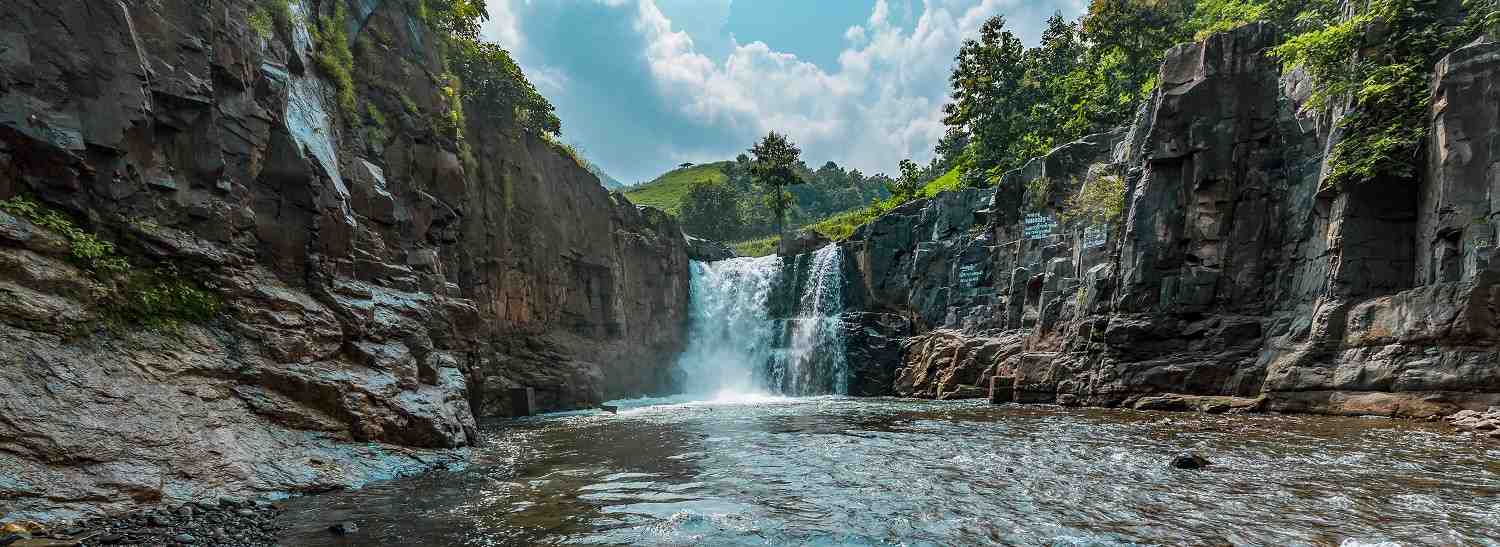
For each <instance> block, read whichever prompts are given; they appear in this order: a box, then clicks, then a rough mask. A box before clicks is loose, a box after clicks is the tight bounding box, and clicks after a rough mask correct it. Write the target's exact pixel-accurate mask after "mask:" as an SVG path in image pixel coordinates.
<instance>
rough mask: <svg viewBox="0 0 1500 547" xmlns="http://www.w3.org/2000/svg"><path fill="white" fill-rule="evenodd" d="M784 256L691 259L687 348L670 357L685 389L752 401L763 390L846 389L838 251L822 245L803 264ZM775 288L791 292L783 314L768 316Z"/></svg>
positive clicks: (694, 393)
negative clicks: (787, 311)
mask: <svg viewBox="0 0 1500 547" xmlns="http://www.w3.org/2000/svg"><path fill="white" fill-rule="evenodd" d="M784 260H795V259H783V258H781V257H777V256H766V257H753V258H735V259H730V260H722V261H718V262H707V263H705V262H694V263H693V264H692V282H691V291H692V293H691V299H692V300H691V304H690V307H689V308H690V311H689V318H688V321H689V326H688V347H687V349H686V350H685V351H684V352H683V353H682V355H681V356H680V357H679V359H678V362H677V366H678V371H679V372H680V374H681V379H682V384H683V388H684V389H683V392H684V393H685V394H687V395H689V396H691V397H694V398H696V399H697V400H705V399H706V400H710V401H715V402H719V403H729V402H736V401H748V402H750V403H752V404H754V403H764V402H766V401H765V400H763V399H756V397H761V396H765V395H769V394H779V395H797V396H802V395H822V394H843V393H846V392H847V391H848V386H849V367H848V362H847V359H846V358H845V351H844V341H843V325H842V322H841V319H840V318H841V315H842V313H843V268H842V263H843V257H842V255H841V251H840V250H839V248H838V247H837V246H834V245H828V246H825V247H823V248H822V249H819V250H818V251H817V252H816V253H814V254H813V255H812V256H811V257H809V258H805V259H804V260H809V263H808V264H807V266H806V267H805V268H797V267H794V265H792V264H787V263H785V262H784ZM778 287H780V288H792V289H796V294H795V295H792V296H794V297H795V300H794V301H793V302H792V303H791V305H790V306H788V308H789V309H790V311H791V313H792V316H791V317H773V316H772V312H771V310H772V307H773V306H772V301H771V299H772V298H774V297H775V296H776V295H777V294H778V292H777V290H778ZM782 294H783V295H785V291H782Z"/></svg>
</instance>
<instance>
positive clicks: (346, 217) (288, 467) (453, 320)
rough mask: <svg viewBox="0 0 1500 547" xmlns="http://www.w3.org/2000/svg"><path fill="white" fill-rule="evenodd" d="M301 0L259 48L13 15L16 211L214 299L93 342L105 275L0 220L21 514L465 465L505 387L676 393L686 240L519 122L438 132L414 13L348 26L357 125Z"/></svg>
mask: <svg viewBox="0 0 1500 547" xmlns="http://www.w3.org/2000/svg"><path fill="white" fill-rule="evenodd" d="M312 5H314V4H313V3H311V2H305V1H303V2H298V1H294V2H292V9H293V11H294V12H295V17H294V18H293V19H294V24H293V25H292V28H289V29H287V28H283V29H278V30H277V31H276V32H275V33H274V35H273V36H267V37H262V36H259V35H257V34H256V33H255V31H253V30H252V29H251V28H249V27H248V26H247V25H246V24H245V23H244V21H246V19H247V15H248V14H249V13H250V12H251V10H253V9H255V7H256V6H257V4H256V3H255V2H252V1H250V0H213V1H209V2H199V1H186V0H167V1H161V2H92V1H90V2H63V3H52V4H45V3H43V4H38V3H33V2H23V1H14V0H0V13H4V14H5V17H0V199H6V198H11V197H12V196H17V195H21V194H26V195H29V196H31V199H34V200H35V201H38V202H41V203H42V204H43V205H44V206H46V207H48V208H50V209H53V210H56V211H60V212H62V213H63V214H66V215H68V216H69V217H70V218H72V219H73V220H74V221H76V223H77V224H78V225H80V226H81V227H82V228H84V229H86V230H87V231H89V232H91V233H96V234H98V235H99V236H100V237H101V238H103V239H105V240H108V241H112V242H113V243H114V244H115V245H116V246H117V248H118V249H120V252H121V254H123V255H125V256H127V257H129V259H130V260H131V263H132V264H133V265H134V267H136V268H139V269H144V268H150V267H157V266H162V267H165V266H169V265H170V266H172V267H174V268H175V269H176V270H177V271H179V272H181V273H182V275H183V276H184V277H186V278H189V279H192V280H194V281H197V282H200V283H201V284H202V285H203V286H204V288H206V289H207V290H208V291H210V292H211V293H213V294H214V295H216V296H217V297H218V298H219V299H221V300H222V301H223V303H224V313H223V314H222V317H221V318H220V319H219V320H217V321H215V322H212V323H210V324H208V325H188V326H186V327H184V328H183V329H182V332H181V333H178V334H174V333H153V332H136V331H130V330H128V329H127V330H124V331H122V330H118V329H116V330H102V329H94V328H92V327H91V325H93V323H91V322H93V321H95V320H97V319H99V309H100V307H99V304H100V302H99V301H98V293H99V291H98V290H97V289H99V288H100V287H99V284H100V283H101V281H100V280H99V279H97V278H96V276H94V275H91V274H90V273H88V272H86V271H83V269H81V268H79V267H78V265H77V263H76V262H75V261H73V260H72V259H70V256H69V252H70V250H69V243H68V241H67V240H66V239H65V238H63V237H61V236H60V235H59V234H58V233H55V232H54V231H52V230H49V229H46V228H43V227H40V226H37V225H34V224H32V223H31V222H28V221H27V220H26V219H24V218H20V217H18V216H16V215H12V214H8V213H0V296H3V298H0V413H3V414H4V416H5V417H6V418H5V419H4V420H0V445H3V446H4V449H3V450H0V515H3V517H11V516H27V515H30V516H41V517H48V516H69V515H71V514H78V513H85V514H87V513H97V512H99V511H101V510H107V511H115V510H120V509H124V508H127V507H130V506H132V505H138V504H152V503H158V502H174V503H175V502H182V501H189V500H192V499H196V498H200V497H203V496H210V495H255V494H258V493H263V492H288V491H291V492H295V491H306V490H321V489H327V488H336V487H352V486H358V485H360V484H363V483H365V482H367V481H370V480H374V479H378V478H384V477H391V476H395V475H399V474H402V473H409V472H415V471H419V470H423V469H427V468H430V467H432V466H434V465H442V464H443V463H445V462H448V461H453V460H455V459H460V458H462V457H463V456H464V453H465V452H464V451H465V447H467V446H469V445H470V444H472V443H473V442H475V441H476V440H477V436H476V430H475V416H476V415H478V416H487V415H501V414H505V413H506V412H508V409H509V408H510V406H509V405H508V404H507V403H508V401H507V400H506V398H507V397H508V395H506V394H507V388H510V387H533V388H535V389H536V391H537V393H538V405H539V406H540V407H541V408H542V409H544V410H555V409H565V408H578V407H585V406H592V405H594V404H597V403H598V402H600V401H602V400H604V399H608V398H612V397H619V396H626V395H635V394H643V393H659V392H662V391H667V390H669V389H670V388H671V385H670V379H669V377H668V374H667V373H668V370H667V367H668V366H670V363H671V362H672V360H671V357H672V356H673V355H674V354H675V353H676V352H677V351H678V350H679V349H680V347H681V345H682V341H683V340H682V337H683V336H684V332H683V324H684V319H685V314H686V304H687V298H688V294H687V291H688V255H687V246H686V244H685V242H684V240H683V237H682V235H681V230H680V227H679V226H677V224H676V223H675V222H674V221H673V220H672V219H671V218H670V217H668V216H667V215H665V214H664V213H662V212H660V211H656V210H649V209H646V210H643V209H639V208H637V207H636V206H635V205H633V204H630V203H629V202H628V201H625V200H624V199H623V198H619V197H612V196H610V195H609V194H608V193H607V192H606V191H605V190H604V189H603V188H601V187H600V186H599V184H598V183H597V182H596V181H595V179H594V177H593V176H592V175H591V174H589V173H588V172H587V171H586V170H584V169H583V168H582V167H580V166H579V165H578V164H577V162H575V161H574V160H572V159H571V158H568V157H566V156H564V155H562V154H560V153H558V151H557V150H556V149H555V148H554V147H553V146H552V145H550V144H548V143H546V142H543V141H542V140H539V139H537V138H535V137H532V136H529V135H525V134H522V133H520V132H519V131H517V130H516V128H514V127H509V126H505V125H503V124H499V122H494V121H490V120H489V119H488V118H485V117H483V116H480V115H477V114H475V115H471V116H470V117H468V118H467V122H466V123H467V124H468V128H467V131H465V134H466V135H467V139H466V141H465V142H464V144H463V146H460V145H459V143H458V142H457V141H456V140H455V139H454V136H453V135H452V133H451V132H444V131H439V130H436V129H435V127H436V126H435V125H434V123H432V120H441V119H446V118H447V116H448V108H449V107H448V99H447V97H445V96H444V95H443V93H442V91H441V89H440V88H441V86H440V85H437V84H436V83H434V81H433V79H432V76H431V75H433V74H440V73H441V72H442V68H441V65H440V64H439V60H438V58H437V52H436V51H435V50H434V49H433V48H431V47H430V44H431V40H430V39H429V38H430V37H426V36H424V35H423V33H424V32H425V31H424V30H423V28H424V27H423V25H422V23H421V22H420V21H417V20H415V19H414V18H413V17H414V16H413V15H412V14H410V13H408V12H407V7H405V6H406V4H404V3H400V2H384V3H365V4H362V5H361V9H359V10H356V12H357V13H359V14H360V16H359V17H358V18H357V19H358V20H357V21H353V23H355V24H354V25H352V27H351V28H350V31H351V35H350V38H351V41H352V42H353V43H354V51H355V55H356V59H355V63H356V71H357V72H359V74H358V75H357V76H356V89H355V92H356V97H357V103H358V105H359V110H360V111H359V112H343V111H341V109H340V107H339V106H338V105H337V102H336V100H335V99H334V94H333V92H332V90H333V85H332V84H331V83H330V82H329V81H328V80H327V79H326V78H325V77H324V76H323V75H322V74H321V72H320V71H319V69H317V68H316V67H315V66H314V63H312V55H313V52H312V49H311V48H312V46H311V44H309V40H308V34H307V29H306V28H305V23H304V21H307V20H308V19H309V17H307V13H306V12H307V10H308V9H310V7H309V6H312ZM318 5H321V7H322V9H325V10H329V11H331V10H332V8H333V2H328V1H324V2H321V4H318ZM383 51H391V52H396V51H399V52H400V53H401V54H400V55H394V54H392V55H387V54H383V53H380V54H377V53H378V52H383ZM370 110H378V111H381V112H384V113H385V117H386V118H387V120H388V122H386V123H387V124H388V125H385V126H384V127H380V128H377V127H374V122H373V121H371V120H370V119H369V118H370V116H368V115H366V114H365V113H366V112H367V111H370ZM476 112H477V111H476ZM377 129H379V130H378V131H377ZM4 519H5V518H0V520H4ZM200 539H201V538H200Z"/></svg>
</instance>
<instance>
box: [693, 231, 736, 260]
mask: <svg viewBox="0 0 1500 547" xmlns="http://www.w3.org/2000/svg"><path fill="white" fill-rule="evenodd" d="M684 238H685V239H686V243H687V255H688V258H689V259H692V260H698V261H701V262H713V261H716V260H725V259H730V258H734V257H737V256H739V255H738V254H736V253H735V252H734V249H732V248H730V247H729V246H728V245H725V244H724V243H723V242H720V241H714V240H711V239H703V238H701V237H694V236H684Z"/></svg>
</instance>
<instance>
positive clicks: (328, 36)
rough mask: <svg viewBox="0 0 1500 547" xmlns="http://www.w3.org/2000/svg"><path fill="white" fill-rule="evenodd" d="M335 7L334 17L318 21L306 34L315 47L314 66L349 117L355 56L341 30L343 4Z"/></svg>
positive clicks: (345, 33)
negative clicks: (309, 35)
mask: <svg viewBox="0 0 1500 547" xmlns="http://www.w3.org/2000/svg"><path fill="white" fill-rule="evenodd" d="M336 6H337V7H336V8H335V9H334V14H333V16H331V17H330V16H327V15H325V16H322V17H319V18H318V24H317V25H313V26H311V27H310V28H309V29H308V30H309V32H310V33H311V34H312V39H313V44H314V45H315V46H316V47H317V53H316V54H315V55H314V56H313V62H314V63H315V64H316V65H317V66H318V70H319V71H321V72H322V73H323V75H324V76H327V77H328V78H329V79H330V80H331V82H332V83H333V88H334V92H335V93H336V94H337V96H338V103H339V108H340V109H342V110H343V111H344V112H345V113H352V112H355V110H354V53H353V52H352V51H350V49H349V33H348V32H346V31H345V30H344V21H345V18H346V15H345V13H344V3H343V2H337V3H336Z"/></svg>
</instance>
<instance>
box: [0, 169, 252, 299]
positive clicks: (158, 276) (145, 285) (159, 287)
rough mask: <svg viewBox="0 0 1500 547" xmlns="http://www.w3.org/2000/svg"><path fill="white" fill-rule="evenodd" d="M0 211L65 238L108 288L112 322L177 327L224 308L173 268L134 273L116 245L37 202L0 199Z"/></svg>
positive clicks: (71, 252)
mask: <svg viewBox="0 0 1500 547" xmlns="http://www.w3.org/2000/svg"><path fill="white" fill-rule="evenodd" d="M0 209H4V210H5V211H7V212H9V213H11V214H13V215H16V216H19V217H21V218H25V219H26V220H28V221H31V222H32V223H33V224H36V225H37V226H40V227H42V228H45V229H47V230H49V231H52V232H55V233H57V234H59V235H61V236H63V238H65V239H67V240H68V248H69V255H70V256H69V258H71V259H72V261H73V262H74V263H75V264H78V265H79V266H80V267H82V268H83V269H84V270H85V271H87V272H88V273H89V274H90V275H91V276H93V277H94V278H95V280H97V281H100V282H101V283H103V284H104V286H105V287H107V290H106V291H105V292H104V293H103V294H102V295H101V296H102V303H103V306H104V316H105V317H107V318H108V320H109V321H110V322H112V323H114V324H117V325H131V326H140V327H145V328H150V329H175V328H177V327H179V326H180V325H181V324H182V323H183V322H194V323H202V322H206V321H209V320H211V319H213V318H214V316H216V315H218V313H219V310H220V308H221V307H222V303H221V302H220V300H219V298H218V296H216V295H215V294H213V293H212V292H209V291H207V290H204V289H203V288H202V287H200V286H199V285H198V284H196V283H195V282H193V281H191V280H189V279H187V278H185V277H183V276H182V275H180V274H179V273H178V272H177V269H176V267H174V266H172V265H170V264H169V265H166V266H163V267H158V268H152V269H148V270H137V269H135V268H133V267H132V266H131V264H130V261H129V260H128V259H127V258H125V257H124V256H121V255H120V254H119V253H118V250H117V249H116V247H115V245H114V243H111V242H109V241H107V240H104V239H102V238H100V237H99V236H98V235H96V234H93V233H90V232H87V231H84V230H83V229H82V228H79V227H78V226H77V225H75V224H74V223H73V221H72V220H71V219H69V218H68V217H67V216H65V215H63V214H62V213H60V212H58V211H56V210H53V209H50V208H47V207H45V206H43V205H41V204H39V203H37V202H36V201H33V200H30V199H27V198H25V197H22V196H16V197H12V198H10V199H7V200H3V201H0Z"/></svg>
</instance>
